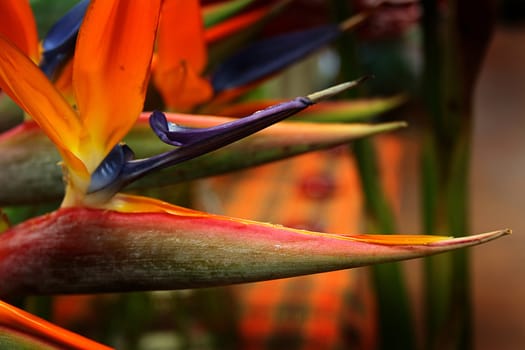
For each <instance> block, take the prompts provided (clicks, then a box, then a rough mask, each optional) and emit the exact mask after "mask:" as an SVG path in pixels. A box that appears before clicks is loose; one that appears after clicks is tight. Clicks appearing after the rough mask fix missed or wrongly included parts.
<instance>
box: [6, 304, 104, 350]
mask: <svg viewBox="0 0 525 350" xmlns="http://www.w3.org/2000/svg"><path fill="white" fill-rule="evenodd" d="M1 327H4V328H6V329H7V330H12V331H14V332H19V333H22V334H24V335H27V336H29V337H31V338H35V339H36V340H40V341H43V342H44V343H46V344H49V345H53V346H57V347H59V348H61V349H79V350H80V349H94V350H108V349H110V348H109V347H107V346H105V345H102V344H99V343H96V342H94V341H91V340H89V339H87V338H84V337H82V336H80V335H78V334H75V333H72V332H70V331H68V330H65V329H63V328H60V327H58V326H55V325H54V324H52V323H49V322H47V321H45V320H43V319H41V318H38V317H36V316H33V315H31V314H30V313H28V312H26V311H23V310H20V309H17V308H15V307H14V306H11V305H9V304H6V303H4V302H2V301H0V328H1Z"/></svg>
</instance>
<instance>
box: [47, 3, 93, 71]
mask: <svg viewBox="0 0 525 350" xmlns="http://www.w3.org/2000/svg"><path fill="white" fill-rule="evenodd" d="M88 5H89V0H82V1H80V2H79V3H78V4H76V5H75V6H74V7H73V8H71V9H70V10H69V11H68V12H67V13H66V14H65V15H64V16H63V17H62V18H61V19H59V20H58V21H57V22H56V23H55V24H54V25H53V27H51V29H50V30H49V32H48V33H47V35H46V37H45V38H44V40H43V41H42V49H43V51H44V52H43V54H42V60H41V62H40V69H41V70H42V71H43V72H44V73H45V74H46V75H47V76H49V77H51V76H52V75H53V74H54V72H55V71H56V69H57V68H59V67H60V66H61V65H62V64H63V62H64V61H65V60H67V59H68V58H70V57H71V55H72V54H73V51H74V50H75V43H76V39H77V35H78V30H79V28H80V25H81V23H82V20H83V18H84V15H85V14H86V10H87V7H88Z"/></svg>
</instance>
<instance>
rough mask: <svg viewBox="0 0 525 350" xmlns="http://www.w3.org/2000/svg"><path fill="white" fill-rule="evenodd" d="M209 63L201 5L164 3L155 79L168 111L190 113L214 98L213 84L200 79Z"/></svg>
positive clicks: (184, 0) (185, 0)
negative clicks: (194, 108) (189, 111)
mask: <svg viewBox="0 0 525 350" xmlns="http://www.w3.org/2000/svg"><path fill="white" fill-rule="evenodd" d="M206 62H207V52H206V45H205V43H204V29H203V23H202V16H201V11H200V5H199V2H198V1H196V0H166V1H164V4H163V6H162V15H161V19H160V23H159V35H158V41H157V61H156V64H155V70H154V78H155V84H156V86H157V88H158V90H159V91H160V93H161V94H162V97H163V99H164V102H165V104H166V105H167V106H168V108H169V109H171V110H177V111H188V110H191V109H192V108H193V107H195V106H196V105H198V104H200V103H202V102H205V101H207V100H208V99H210V98H211V96H212V93H213V91H212V88H211V85H210V83H209V82H208V81H207V80H205V79H203V78H201V77H200V73H201V72H202V71H203V70H204V68H205V66H206Z"/></svg>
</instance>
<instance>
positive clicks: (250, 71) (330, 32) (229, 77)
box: [211, 25, 341, 92]
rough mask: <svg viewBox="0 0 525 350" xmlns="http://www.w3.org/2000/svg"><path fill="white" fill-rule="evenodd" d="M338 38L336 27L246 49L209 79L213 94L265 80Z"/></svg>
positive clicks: (318, 29)
mask: <svg viewBox="0 0 525 350" xmlns="http://www.w3.org/2000/svg"><path fill="white" fill-rule="evenodd" d="M340 34H341V30H340V28H339V26H338V25H326V26H322V27H316V28H313V29H308V30H305V31H299V32H294V33H289V34H284V35H279V36H275V37H272V38H269V39H266V40H263V41H260V42H257V43H255V44H252V45H250V46H248V47H246V48H245V49H244V50H242V51H240V52H239V53H237V54H236V55H234V56H232V57H230V58H229V59H228V60H226V61H225V62H224V63H223V64H221V65H220V66H219V67H218V68H217V70H216V71H215V72H214V73H213V75H212V77H211V83H212V85H213V88H214V90H215V91H216V92H221V91H223V90H227V89H233V88H237V87H240V86H243V85H246V84H249V83H252V82H255V81H257V80H259V79H262V78H265V77H267V76H269V75H271V74H273V73H276V72H277V71H278V70H281V69H283V68H285V67H286V66H288V65H290V64H292V63H294V62H295V61H298V60H300V59H302V58H304V56H305V55H308V54H309V53H311V52H313V51H315V50H317V49H319V48H321V47H323V46H324V45H327V44H328V43H330V42H331V41H332V40H334V39H336V38H337V37H338V36H339V35H340Z"/></svg>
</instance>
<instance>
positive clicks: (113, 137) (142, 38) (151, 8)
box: [73, 0, 161, 171]
mask: <svg viewBox="0 0 525 350" xmlns="http://www.w3.org/2000/svg"><path fill="white" fill-rule="evenodd" d="M160 6H161V0H140V1H138V0H137V1H128V0H116V1H104V0H100V1H92V2H91V5H90V8H89V9H88V11H87V13H86V17H85V19H84V22H83V25H82V27H81V29H80V32H79V36H78V41H77V48H76V52H75V59H74V62H73V86H74V90H75V96H76V98H77V103H78V108H79V111H80V115H81V118H82V120H83V122H84V124H85V126H86V128H87V130H88V131H89V133H90V137H91V140H90V142H86V143H85V144H86V147H85V149H84V151H83V152H82V153H83V156H84V157H85V158H86V159H84V160H85V162H86V163H87V167H88V170H90V171H93V170H94V169H95V168H96V167H97V166H98V164H99V163H100V161H102V159H103V158H104V157H105V156H106V154H107V153H108V152H109V151H110V150H111V148H112V147H113V146H114V145H115V144H116V143H117V142H119V141H120V140H121V139H122V138H123V137H124V135H126V134H127V132H128V131H129V129H131V127H132V126H133V124H134V123H135V120H136V119H137V117H138V115H139V113H140V111H141V110H142V106H143V102H144V97H145V94H146V87H147V82H148V75H149V71H150V63H151V55H152V52H153V45H154V41H155V35H156V28H157V23H158V17H159V13H160ZM88 158H89V159H88Z"/></svg>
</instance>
